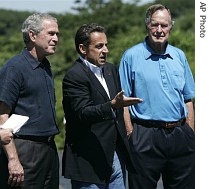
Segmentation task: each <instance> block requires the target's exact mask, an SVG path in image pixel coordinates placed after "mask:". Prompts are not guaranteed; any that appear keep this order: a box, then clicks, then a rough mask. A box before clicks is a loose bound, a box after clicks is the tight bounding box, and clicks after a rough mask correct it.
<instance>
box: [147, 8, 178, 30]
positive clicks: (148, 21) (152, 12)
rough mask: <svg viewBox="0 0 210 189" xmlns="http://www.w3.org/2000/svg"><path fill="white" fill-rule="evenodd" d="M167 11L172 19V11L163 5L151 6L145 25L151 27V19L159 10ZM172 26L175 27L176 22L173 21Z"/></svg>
mask: <svg viewBox="0 0 210 189" xmlns="http://www.w3.org/2000/svg"><path fill="white" fill-rule="evenodd" d="M164 9H166V10H167V11H168V14H169V16H170V17H171V11H170V9H169V8H167V7H166V6H164V5H161V4H154V5H151V6H150V7H149V8H148V9H147V11H146V17H145V25H146V27H147V26H148V25H149V23H150V22H151V18H152V15H153V14H154V13H155V12H156V11H158V10H164ZM170 25H171V28H172V27H173V25H174V21H173V20H172V19H171V22H170Z"/></svg>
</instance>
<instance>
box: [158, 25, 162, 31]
mask: <svg viewBox="0 0 210 189" xmlns="http://www.w3.org/2000/svg"><path fill="white" fill-rule="evenodd" d="M162 29H163V28H162V26H161V24H159V25H158V26H157V31H158V32H161V31H162Z"/></svg>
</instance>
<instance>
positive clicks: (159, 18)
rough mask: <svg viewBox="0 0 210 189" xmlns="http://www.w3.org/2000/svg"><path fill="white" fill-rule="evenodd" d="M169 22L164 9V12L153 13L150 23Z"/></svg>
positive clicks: (167, 14) (169, 18)
mask: <svg viewBox="0 0 210 189" xmlns="http://www.w3.org/2000/svg"><path fill="white" fill-rule="evenodd" d="M170 20H171V17H170V15H169V13H168V11H167V10H166V9H164V10H157V11H156V12H154V13H153V15H152V17H151V21H152V22H167V23H169V22H170Z"/></svg>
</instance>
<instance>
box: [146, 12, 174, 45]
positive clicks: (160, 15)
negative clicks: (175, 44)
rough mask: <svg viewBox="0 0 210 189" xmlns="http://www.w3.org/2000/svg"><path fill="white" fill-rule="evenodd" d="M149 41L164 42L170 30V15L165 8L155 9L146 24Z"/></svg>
mask: <svg viewBox="0 0 210 189" xmlns="http://www.w3.org/2000/svg"><path fill="white" fill-rule="evenodd" d="M147 28H148V31H149V39H150V42H151V43H156V44H157V43H160V44H165V42H166V41H167V40H168V38H169V34H170V31H171V28H172V26H171V17H170V15H169V13H168V11H167V10H166V9H164V10H158V11H156V12H155V13H154V14H153V15H152V18H151V22H150V23H149V24H148V26H147Z"/></svg>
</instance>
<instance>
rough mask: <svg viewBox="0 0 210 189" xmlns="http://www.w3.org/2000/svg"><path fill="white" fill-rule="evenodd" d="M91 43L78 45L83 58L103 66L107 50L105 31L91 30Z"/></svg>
mask: <svg viewBox="0 0 210 189" xmlns="http://www.w3.org/2000/svg"><path fill="white" fill-rule="evenodd" d="M90 37H91V43H90V45H89V46H88V47H87V48H85V47H84V46H83V45H82V46H81V47H80V50H81V52H82V54H83V55H84V58H85V59H86V60H88V61H89V62H90V63H92V64H95V65H96V66H99V67H100V66H103V65H104V64H105V63H106V58H107V54H108V52H109V50H108V47H107V37H106V34H105V33H101V32H93V33H91V36H90Z"/></svg>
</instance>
